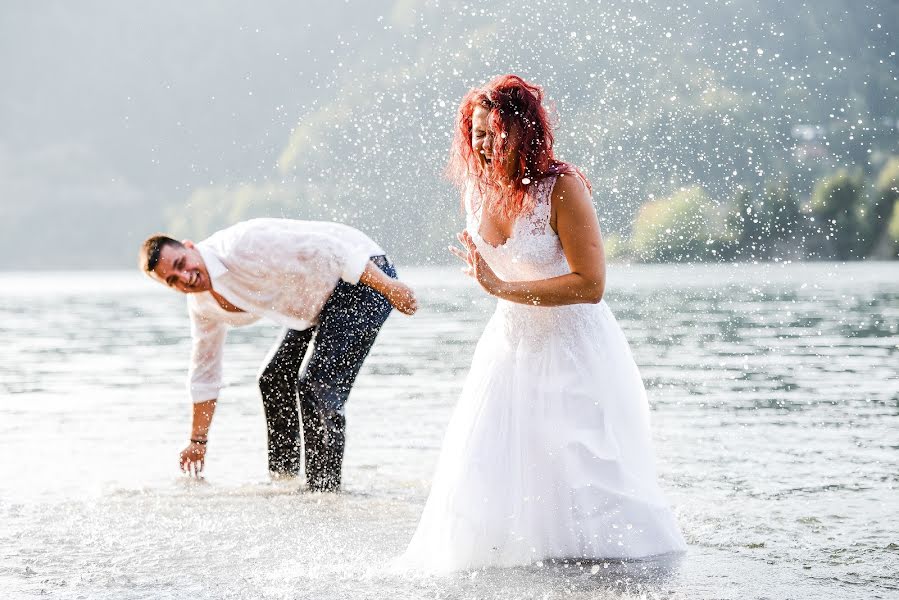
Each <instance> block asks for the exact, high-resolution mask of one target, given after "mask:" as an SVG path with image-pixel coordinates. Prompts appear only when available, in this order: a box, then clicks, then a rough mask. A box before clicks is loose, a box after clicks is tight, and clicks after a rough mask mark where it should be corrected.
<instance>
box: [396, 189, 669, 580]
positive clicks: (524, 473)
mask: <svg viewBox="0 0 899 600" xmlns="http://www.w3.org/2000/svg"><path fill="white" fill-rule="evenodd" d="M555 181H556V177H550V178H546V179H543V180H541V181H538V182H536V183H535V184H533V185H532V186H531V187H532V192H531V193H533V194H535V195H536V198H535V208H534V209H533V212H532V213H531V214H528V215H525V216H524V217H522V218H520V219H519V220H518V221H517V222H516V224H515V228H514V232H513V235H512V236H511V237H510V238H509V240H508V241H507V242H506V243H504V244H503V245H501V246H498V247H494V246H491V245H490V244H488V243H487V242H485V241H484V240H483V239H482V238H481V237H480V235H479V234H478V230H479V224H480V218H479V217H480V210H479V209H478V206H479V203H478V202H477V201H474V200H475V199H473V198H471V197H469V198H467V199H466V200H467V201H466V207H467V209H468V226H467V228H468V231H469V233H470V234H471V236H472V238H473V239H474V241H475V243H476V245H477V247H478V250H479V251H480V252H481V254H482V255H483V257H484V259H485V260H486V261H487V263H488V264H489V265H490V267H491V268H492V269H493V270H494V271H495V272H496V273H497V274H498V275H499V276H500V277H501V278H503V279H505V280H507V281H532V280H538V279H547V278H551V277H556V276H560V275H564V274H566V273H569V272H570V270H569V268H568V263H567V261H566V259H565V254H564V252H563V250H562V246H561V243H560V241H559V238H558V236H557V235H556V234H555V232H553V230H552V228H551V227H550V225H549V220H550V214H551V212H550V209H551V192H552V188H553V185H554V182H555ZM649 421H650V419H649V406H648V404H647V399H646V392H645V389H644V387H643V382H642V380H641V378H640V373H639V371H638V369H637V366H636V364H635V363H634V360H633V357H632V355H631V351H630V348H629V346H628V343H627V340H626V339H625V337H624V334H623V333H622V331H621V329H620V328H619V326H618V323H617V322H616V321H615V317H614V316H613V315H612V312H611V311H610V310H609V308H608V306H606V304H605V302H600V303H599V304H575V305H568V306H559V307H543V306H531V305H525V304H517V303H513V302H507V301H504V300H499V301H498V302H497V307H496V312H495V313H494V314H493V317H492V318H491V319H490V321H489V323H488V324H487V326H486V329H485V330H484V333H483V334H482V336H481V338H480V340H479V341H478V344H477V347H476V349H475V352H474V357H473V359H472V365H471V370H470V371H469V373H468V377H467V378H466V380H465V384H464V386H463V389H462V394H461V396H460V398H459V402H458V404H457V406H456V409H455V412H454V413H453V416H452V418H451V420H450V423H449V426H448V428H447V432H446V437H445V438H444V442H443V448H442V450H441V454H440V459H439V461H438V465H437V470H436V473H435V475H434V479H433V483H432V487H431V493H430V495H429V497H428V500H427V503H426V505H425V508H424V511H423V513H422V516H421V520H420V522H419V524H418V528H417V529H416V531H415V534H414V536H413V538H412V541H411V543H410V544H409V547H408V549H407V550H406V552H405V554H404V555H403V556H402V557H400V559H399V560H398V561H397V563H396V566H397V567H398V568H400V569H412V570H415V571H419V572H438V573H439V572H447V571H455V570H459V569H469V568H479V567H484V566H513V565H524V564H529V563H532V562H536V561H540V560H544V559H604V558H642V557H647V556H651V555H658V554H665V553H669V552H676V551H680V550H683V549H684V548H685V543H684V540H683V537H682V536H681V533H680V530H679V528H678V525H677V522H676V520H675V518H674V515H673V513H672V512H671V510H670V508H669V507H668V504H667V501H666V500H665V497H664V495H663V493H662V490H661V489H660V488H659V486H658V483H657V481H656V470H655V460H654V454H653V449H652V438H651V435H650V427H649Z"/></svg>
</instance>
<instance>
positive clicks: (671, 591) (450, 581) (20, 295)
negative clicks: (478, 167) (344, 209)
mask: <svg viewBox="0 0 899 600" xmlns="http://www.w3.org/2000/svg"><path fill="white" fill-rule="evenodd" d="M402 274H404V275H405V276H406V278H407V279H408V280H409V281H411V282H412V283H413V284H414V285H415V286H416V287H417V289H418V290H419V294H420V298H421V304H422V308H421V310H420V312H419V314H418V315H416V316H415V317H414V318H412V319H409V318H404V317H402V316H401V315H393V316H391V318H390V319H389V321H388V323H387V325H386V326H385V328H384V330H383V332H382V334H381V337H380V338H379V341H378V343H377V345H376V346H375V348H374V350H373V353H372V355H371V357H370V358H369V360H368V362H367V363H366V365H365V368H364V369H363V372H362V374H361V375H360V377H359V379H358V382H357V385H356V388H355V390H354V392H353V395H352V396H351V398H350V402H349V404H348V419H349V441H348V444H349V445H348V449H347V455H346V465H345V470H344V481H345V487H346V491H345V493H342V494H339V495H320V494H307V493H300V492H298V487H299V486H298V484H297V483H293V482H277V483H271V482H269V480H268V476H267V471H266V456H265V448H266V446H265V424H264V420H263V416H262V407H261V402H260V400H259V397H258V392H257V389H256V387H255V377H256V373H257V371H258V369H259V366H260V362H261V360H262V358H263V356H264V355H265V353H266V351H267V350H268V347H269V345H270V344H271V342H272V341H273V339H274V338H275V336H276V334H277V329H276V328H275V327H273V326H270V325H258V326H253V327H250V328H246V329H244V330H236V331H234V332H232V334H231V336H230V338H229V343H228V348H227V355H226V375H227V378H228V383H229V387H228V388H227V389H226V390H225V391H224V392H223V394H222V397H221V400H220V402H219V408H218V412H217V414H216V418H215V423H214V425H213V431H212V434H211V441H210V444H209V455H208V464H207V470H206V478H205V480H203V481H201V482H197V481H192V480H189V479H187V478H186V477H184V476H183V475H181V473H180V471H179V470H178V466H177V458H178V452H179V451H180V449H181V448H182V447H183V446H184V444H185V441H186V439H187V436H188V427H189V416H188V415H189V410H190V406H189V401H188V400H187V398H186V395H185V389H184V375H185V368H186V360H187V354H188V349H189V338H188V330H187V316H186V311H185V308H184V299H183V298H182V297H179V296H178V295H176V294H173V293H170V292H168V291H167V290H165V289H163V288H162V287H160V286H158V285H156V284H153V283H152V282H150V281H149V280H146V279H144V278H142V276H141V275H140V274H139V273H130V272H122V273H113V272H110V273H80V274H72V273H65V274H52V273H40V274H19V273H6V274H0V336H2V340H3V344H2V346H0V597H3V598H19V597H22V598H30V597H37V596H42V597H45V596H49V597H52V598H90V599H105V598H109V599H112V598H115V599H120V598H317V599H329V598H399V599H407V598H408V599H412V598H440V599H451V598H490V599H494V598H495V599H504V600H506V599H512V598H534V599H537V598H540V599H550V598H644V597H645V598H691V599H692V598H740V599H745V598H813V597H815V598H819V597H820V598H896V597H899V490H897V482H899V264H897V263H892V264H884V263H879V264H878V263H869V264H851V265H839V264H820V263H819V264H792V265H777V264H770V265H755V266H748V265H726V266H612V267H611V268H610V271H609V285H608V287H607V289H608V293H607V302H608V303H609V305H610V307H611V308H612V310H613V311H614V312H615V314H616V316H617V317H618V320H619V322H620V324H621V326H622V328H623V329H624V331H625V333H626V335H627V336H628V338H629V340H630V342H631V345H632V348H633V351H634V355H635V357H636V360H637V363H638V364H639V366H640V368H641V372H642V374H643V377H644V380H645V382H646V385H647V388H648V391H649V397H650V402H651V405H652V417H653V428H654V437H655V440H656V452H657V455H658V462H659V471H660V473H661V479H662V485H663V487H664V488H665V489H666V491H667V493H668V496H669V499H670V500H671V503H672V504H673V506H674V507H675V510H676V513H677V515H678V518H679V520H680V523H681V526H682V528H683V530H684V534H685V536H686V538H687V540H688V542H689V544H690V549H689V551H688V553H687V554H686V555H685V556H683V557H682V558H680V559H679V560H675V561H667V562H660V561H656V562H632V563H621V562H614V561H609V562H603V561H599V562H597V563H594V564H581V565H578V564H569V565H559V564H543V565H533V566H529V567H522V568H517V569H486V570H481V571H474V572H465V573H460V574H457V575H453V576H449V577H443V578H430V577H417V578H400V577H397V576H394V575H391V574H390V573H389V572H388V571H387V569H386V568H385V567H386V565H387V564H388V561H389V560H390V558H391V557H393V556H395V555H396V554H398V553H399V552H401V551H402V549H403V548H404V546H405V544H406V542H407V541H408V539H409V537H410V536H411V534H412V531H413V529H414V527H415V525H416V522H417V519H418V516H419V513H420V511H421V508H422V505H423V503H424V500H425V498H426V495H427V491H428V485H429V479H430V477H431V474H432V470H433V468H434V465H435V462H436V459H437V453H438V450H439V446H440V442H441V437H442V434H443V430H444V427H445V425H446V423H447V421H448V419H449V415H450V412H451V410H452V407H453V404H454V402H455V400H456V396H457V394H458V392H459V389H460V387H461V384H462V380H463V377H464V375H465V373H466V371H467V369H468V362H469V360H470V357H471V354H472V351H473V347H474V344H475V342H476V340H477V338H478V335H479V334H480V330H481V328H482V326H483V324H484V322H485V321H486V319H487V318H488V317H489V314H490V312H491V310H492V305H493V302H492V301H491V300H490V299H489V298H486V297H484V295H482V294H481V293H480V292H479V290H477V289H476V288H475V287H474V286H473V285H472V284H471V283H470V282H469V281H467V280H466V279H465V278H464V277H463V276H462V275H461V274H459V272H458V271H457V270H456V269H454V268H450V269H406V270H405V271H404V272H403V273H402Z"/></svg>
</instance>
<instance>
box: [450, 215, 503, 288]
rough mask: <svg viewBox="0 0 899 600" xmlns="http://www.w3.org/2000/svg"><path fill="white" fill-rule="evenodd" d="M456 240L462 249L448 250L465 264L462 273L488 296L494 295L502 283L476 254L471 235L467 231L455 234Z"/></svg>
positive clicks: (452, 247)
mask: <svg viewBox="0 0 899 600" xmlns="http://www.w3.org/2000/svg"><path fill="white" fill-rule="evenodd" d="M456 238H457V239H458V240H459V243H460V244H462V248H458V247H457V246H450V247H449V249H450V252H452V253H453V254H455V255H456V256H457V257H459V258H460V259H461V260H463V261H464V262H465V268H463V269H462V271H463V272H464V273H465V274H466V275H468V276H470V277H473V278H474V279H475V280H476V281H477V282H478V283H479V284H480V285H481V287H482V288H484V290H486V291H487V293H488V294H493V295H496V292H497V290H498V289H499V286H500V285H501V284H502V283H503V281H502V280H501V279H500V278H499V277H498V276H497V275H496V273H494V272H493V269H491V268H490V265H488V264H487V261H486V260H484V257H483V256H481V253H480V252H478V249H477V247H476V246H475V245H474V240H472V239H471V235H470V234H469V233H468V232H467V231H463V232H462V233H457V234H456Z"/></svg>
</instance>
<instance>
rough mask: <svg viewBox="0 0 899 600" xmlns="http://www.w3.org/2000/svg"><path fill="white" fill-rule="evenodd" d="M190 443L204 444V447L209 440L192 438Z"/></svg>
mask: <svg viewBox="0 0 899 600" xmlns="http://www.w3.org/2000/svg"><path fill="white" fill-rule="evenodd" d="M190 441H191V442H192V443H194V444H203V445H205V444H206V442H208V441H209V440H198V439H197V438H190Z"/></svg>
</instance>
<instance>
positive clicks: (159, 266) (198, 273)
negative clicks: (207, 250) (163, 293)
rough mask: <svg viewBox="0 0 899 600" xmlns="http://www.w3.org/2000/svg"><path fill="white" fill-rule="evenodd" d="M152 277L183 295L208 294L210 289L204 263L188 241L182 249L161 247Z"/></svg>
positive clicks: (210, 285)
mask: <svg viewBox="0 0 899 600" xmlns="http://www.w3.org/2000/svg"><path fill="white" fill-rule="evenodd" d="M153 275H154V276H155V277H154V278H155V279H156V280H158V281H160V282H161V283H164V284H165V285H167V286H169V287H170V288H172V289H173V290H178V291H179V292H181V293H183V294H193V293H196V292H208V291H209V290H211V289H212V281H210V280H209V272H208V271H207V270H206V263H204V262H203V257H202V256H201V255H200V252H199V251H198V250H197V249H196V247H195V246H194V244H193V242H190V241H186V242H184V247H179V246H165V247H163V249H162V250H161V251H160V252H159V262H157V263H156V268H155V269H153Z"/></svg>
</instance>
